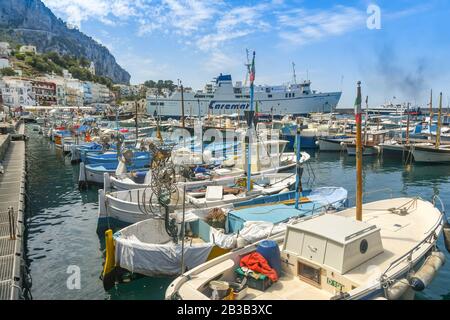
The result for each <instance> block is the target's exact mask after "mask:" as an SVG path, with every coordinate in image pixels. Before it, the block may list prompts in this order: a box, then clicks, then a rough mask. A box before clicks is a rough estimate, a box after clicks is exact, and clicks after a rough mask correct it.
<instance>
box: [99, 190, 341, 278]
mask: <svg viewBox="0 0 450 320" xmlns="http://www.w3.org/2000/svg"><path fill="white" fill-rule="evenodd" d="M294 198H295V191H292V192H289V193H283V194H281V195H274V196H267V197H261V198H257V199H253V200H249V201H246V202H242V203H238V204H234V205H227V206H221V207H217V208H213V209H193V210H190V211H187V212H186V213H185V217H184V221H183V215H182V212H177V213H174V215H173V216H174V218H175V219H176V221H177V230H179V231H180V230H182V228H183V227H184V229H185V230H188V231H187V233H188V234H189V235H188V236H186V237H185V238H182V234H181V233H179V232H178V233H177V235H176V237H175V239H174V237H173V235H169V234H168V233H167V231H166V228H165V221H164V219H147V220H144V221H140V222H137V223H135V224H133V225H130V226H128V227H126V228H124V229H121V230H119V231H117V232H116V233H114V235H113V238H114V245H115V248H116V249H115V258H114V260H115V263H116V267H119V268H122V269H126V270H128V271H130V272H133V273H139V274H143V275H146V276H176V275H179V274H180V271H181V265H184V266H185V268H184V269H185V270H191V269H193V268H195V267H197V266H198V265H200V264H202V263H204V262H206V261H209V260H211V259H213V258H216V257H218V256H220V255H222V254H224V253H227V252H229V251H230V250H233V249H236V248H237V247H238V246H245V245H246V244H251V243H254V242H256V241H258V240H261V239H263V238H267V237H269V236H270V235H271V234H279V233H282V232H283V231H284V230H286V226H287V225H289V224H292V223H294V221H295V220H296V219H298V218H299V217H304V216H308V215H312V214H319V213H321V212H323V211H324V210H326V209H327V208H331V207H332V208H334V209H335V210H338V209H341V208H343V206H344V205H345V203H346V201H347V191H346V190H345V189H342V188H334V187H325V188H318V189H316V190H305V191H304V192H303V193H302V202H301V207H300V208H299V209H295V208H294V207H293V203H294V201H291V200H294ZM288 203H289V204H288ZM220 214H223V220H221V221H219V222H213V221H212V220H211V216H214V217H215V219H217V217H218V216H219V215H220ZM221 228H225V230H226V231H225V232H224V231H223V230H222V229H221ZM182 241H184V243H185V244H186V245H185V246H184V247H183V244H182V243H181V242H182ZM107 250H108V249H107ZM181 252H184V255H182V254H181ZM182 260H183V262H182Z"/></svg>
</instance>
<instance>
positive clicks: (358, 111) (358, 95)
mask: <svg viewBox="0 0 450 320" xmlns="http://www.w3.org/2000/svg"><path fill="white" fill-rule="evenodd" d="M357 85H358V87H357V93H356V101H355V120H356V220H358V221H362V141H361V116H362V110H361V81H358V83H357Z"/></svg>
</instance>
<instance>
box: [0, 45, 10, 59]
mask: <svg viewBox="0 0 450 320" xmlns="http://www.w3.org/2000/svg"><path fill="white" fill-rule="evenodd" d="M10 55H11V48H10V46H9V43H8V42H0V57H2V58H7V57H9V56H10Z"/></svg>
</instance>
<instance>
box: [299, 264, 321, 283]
mask: <svg viewBox="0 0 450 320" xmlns="http://www.w3.org/2000/svg"><path fill="white" fill-rule="evenodd" d="M298 275H299V277H300V279H302V280H304V281H305V282H308V283H310V284H312V285H315V286H317V285H320V268H314V267H311V266H309V265H306V264H303V263H301V262H299V263H298Z"/></svg>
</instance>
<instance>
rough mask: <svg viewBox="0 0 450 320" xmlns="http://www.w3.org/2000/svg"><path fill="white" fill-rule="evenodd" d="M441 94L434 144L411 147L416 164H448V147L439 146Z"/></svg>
mask: <svg viewBox="0 0 450 320" xmlns="http://www.w3.org/2000/svg"><path fill="white" fill-rule="evenodd" d="M441 117H442V93H441V94H440V99H439V114H438V124H437V130H436V142H435V143H434V144H420V145H413V146H411V152H412V154H413V157H414V161H416V162H429V163H447V162H450V145H441V131H442V130H441Z"/></svg>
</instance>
